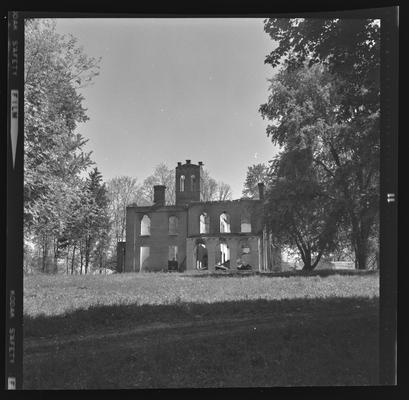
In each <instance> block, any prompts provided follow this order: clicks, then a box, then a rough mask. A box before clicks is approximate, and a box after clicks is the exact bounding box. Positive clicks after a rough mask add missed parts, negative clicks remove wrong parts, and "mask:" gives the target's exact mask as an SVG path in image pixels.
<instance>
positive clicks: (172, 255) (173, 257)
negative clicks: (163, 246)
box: [168, 245, 179, 271]
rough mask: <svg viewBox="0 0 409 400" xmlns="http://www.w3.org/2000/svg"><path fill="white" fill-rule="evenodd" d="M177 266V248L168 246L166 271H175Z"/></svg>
mask: <svg viewBox="0 0 409 400" xmlns="http://www.w3.org/2000/svg"><path fill="white" fill-rule="evenodd" d="M178 265H179V264H178V247H177V246H173V245H171V246H169V255H168V271H177V270H178Z"/></svg>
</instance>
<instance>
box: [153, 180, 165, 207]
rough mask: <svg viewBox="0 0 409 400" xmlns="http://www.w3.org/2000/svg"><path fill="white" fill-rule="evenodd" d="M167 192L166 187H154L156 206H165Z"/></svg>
mask: <svg viewBox="0 0 409 400" xmlns="http://www.w3.org/2000/svg"><path fill="white" fill-rule="evenodd" d="M165 190H166V186H164V185H155V186H154V187H153V202H154V203H155V205H161V206H164V205H165Z"/></svg>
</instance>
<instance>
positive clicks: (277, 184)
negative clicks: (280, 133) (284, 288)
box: [265, 148, 342, 271]
mask: <svg viewBox="0 0 409 400" xmlns="http://www.w3.org/2000/svg"><path fill="white" fill-rule="evenodd" d="M273 165H274V169H273V173H272V176H271V181H270V186H269V189H268V190H267V193H266V200H267V205H266V206H265V214H266V217H267V218H266V221H267V229H268V230H269V232H270V233H271V234H272V237H273V238H274V240H275V244H276V245H278V246H280V247H290V248H296V249H297V250H298V253H299V255H300V257H301V259H302V261H303V263H304V266H303V269H304V270H306V271H311V270H313V269H314V268H315V267H316V266H317V264H318V263H319V261H320V259H321V257H322V256H323V255H324V254H328V253H329V252H330V251H331V250H333V249H334V248H335V238H336V232H337V224H338V223H339V220H340V218H339V217H340V213H341V212H342V208H341V207H339V206H338V204H337V201H336V200H335V201H334V199H333V198H332V194H331V193H330V191H331V188H329V187H328V186H326V185H323V184H322V182H321V181H320V179H319V176H318V174H317V172H316V170H315V168H314V165H313V157H312V152H311V149H309V148H305V149H302V150H300V149H293V150H288V151H285V152H283V153H281V154H280V155H279V156H278V157H277V158H276V160H275V163H274V164H273Z"/></svg>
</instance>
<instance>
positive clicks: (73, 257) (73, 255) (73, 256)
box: [71, 243, 76, 275]
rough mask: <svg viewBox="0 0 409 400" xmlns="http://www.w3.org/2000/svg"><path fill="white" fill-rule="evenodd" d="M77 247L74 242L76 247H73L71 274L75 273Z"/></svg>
mask: <svg viewBox="0 0 409 400" xmlns="http://www.w3.org/2000/svg"><path fill="white" fill-rule="evenodd" d="M75 249H76V245H75V243H74V248H73V249H72V261H71V275H74V260H75Z"/></svg>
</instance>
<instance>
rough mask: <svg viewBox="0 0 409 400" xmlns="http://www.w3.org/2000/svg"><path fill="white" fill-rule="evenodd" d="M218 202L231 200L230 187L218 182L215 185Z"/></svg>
mask: <svg viewBox="0 0 409 400" xmlns="http://www.w3.org/2000/svg"><path fill="white" fill-rule="evenodd" d="M216 199H217V200H218V201H226V200H231V199H232V191H231V187H230V185H229V184H228V183H225V182H218V183H217V197H216Z"/></svg>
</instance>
